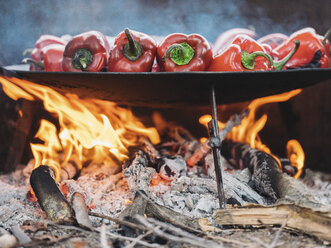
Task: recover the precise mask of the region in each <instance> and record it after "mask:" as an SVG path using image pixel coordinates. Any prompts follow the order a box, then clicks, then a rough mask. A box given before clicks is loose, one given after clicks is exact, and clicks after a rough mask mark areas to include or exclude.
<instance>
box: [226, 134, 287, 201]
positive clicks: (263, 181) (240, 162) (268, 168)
mask: <svg viewBox="0 0 331 248" xmlns="http://www.w3.org/2000/svg"><path fill="white" fill-rule="evenodd" d="M222 155H223V156H224V157H225V158H226V159H228V160H229V161H232V163H234V165H235V166H236V167H239V168H245V167H247V168H248V169H249V171H250V172H251V174H252V177H251V182H252V187H253V188H254V189H255V190H256V191H257V192H258V193H259V194H261V195H263V196H265V197H267V198H268V199H269V200H270V201H271V202H275V201H276V200H277V199H279V197H280V192H279V187H278V186H279V185H278V184H279V180H280V179H279V178H280V177H281V174H282V172H281V170H280V167H279V164H278V162H277V161H276V160H275V159H274V158H273V157H272V156H271V155H269V154H267V153H265V152H263V151H260V150H257V149H253V148H251V147H250V146H249V145H248V144H242V143H235V142H232V141H231V140H224V141H223V142H222Z"/></svg>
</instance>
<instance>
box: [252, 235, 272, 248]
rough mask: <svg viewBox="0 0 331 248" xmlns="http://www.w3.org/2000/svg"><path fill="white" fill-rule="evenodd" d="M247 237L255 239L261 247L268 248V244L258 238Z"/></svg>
mask: <svg viewBox="0 0 331 248" xmlns="http://www.w3.org/2000/svg"><path fill="white" fill-rule="evenodd" d="M247 238H248V239H250V240H252V241H255V242H257V243H259V245H261V246H262V247H265V248H268V246H267V245H266V244H265V243H263V242H262V241H261V240H260V239H258V238H256V237H247Z"/></svg>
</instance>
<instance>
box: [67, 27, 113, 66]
mask: <svg viewBox="0 0 331 248" xmlns="http://www.w3.org/2000/svg"><path fill="white" fill-rule="evenodd" d="M109 50H110V47H109V43H108V40H107V38H106V37H105V36H104V35H103V34H102V33H100V32H98V31H89V32H85V33H82V34H79V35H76V36H75V37H73V38H72V39H71V40H70V41H69V42H68V44H67V45H66V47H65V50H64V54H63V61H62V69H63V71H71V72H80V71H90V72H98V71H101V70H102V69H103V68H104V67H105V66H106V64H107V59H108V54H109Z"/></svg>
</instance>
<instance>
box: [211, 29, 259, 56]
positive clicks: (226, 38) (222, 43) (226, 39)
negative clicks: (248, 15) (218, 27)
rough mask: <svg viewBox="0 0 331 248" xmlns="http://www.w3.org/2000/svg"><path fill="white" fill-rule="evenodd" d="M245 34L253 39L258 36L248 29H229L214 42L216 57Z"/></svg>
mask: <svg viewBox="0 0 331 248" xmlns="http://www.w3.org/2000/svg"><path fill="white" fill-rule="evenodd" d="M239 34H244V35H247V36H249V37H251V38H254V37H255V36H256V33H255V32H254V31H253V30H251V29H247V28H232V29H229V30H227V31H225V32H223V33H221V34H220V35H219V36H218V37H217V39H216V40H215V42H214V45H213V53H214V54H215V55H216V54H217V53H219V52H221V51H222V50H223V49H225V48H226V47H227V46H228V45H230V44H231V42H232V41H233V39H234V38H235V37H236V36H237V35H239Z"/></svg>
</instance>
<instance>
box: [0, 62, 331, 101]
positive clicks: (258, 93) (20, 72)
mask: <svg viewBox="0 0 331 248" xmlns="http://www.w3.org/2000/svg"><path fill="white" fill-rule="evenodd" d="M4 69H5V70H4ZM4 69H3V68H2V74H3V73H4V71H6V70H9V72H10V73H13V74H12V75H16V76H18V77H21V78H23V79H26V80H30V81H32V82H35V83H38V84H41V85H46V86H49V87H51V88H54V89H56V90H58V91H60V92H62V93H67V92H69V93H76V94H77V95H79V96H80V97H93V98H98V99H104V100H110V101H114V102H117V103H119V104H125V105H131V106H145V107H180V106H207V105H209V103H210V89H211V86H212V85H215V91H216V97H217V103H218V104H226V103H234V102H241V101H247V100H252V99H254V98H258V97H263V96H268V95H273V94H279V93H282V92H286V91H289V90H293V89H298V88H305V87H308V86H311V85H314V84H316V83H320V82H325V81H327V80H329V79H331V69H316V68H314V69H293V70H286V71H249V72H174V73H172V72H145V73H144V72H140V73H120V72H118V73H116V72H97V73H91V72H73V73H70V72H32V71H28V67H26V66H24V65H23V66H22V65H18V66H7V67H4ZM7 74H8V71H7Z"/></svg>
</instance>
